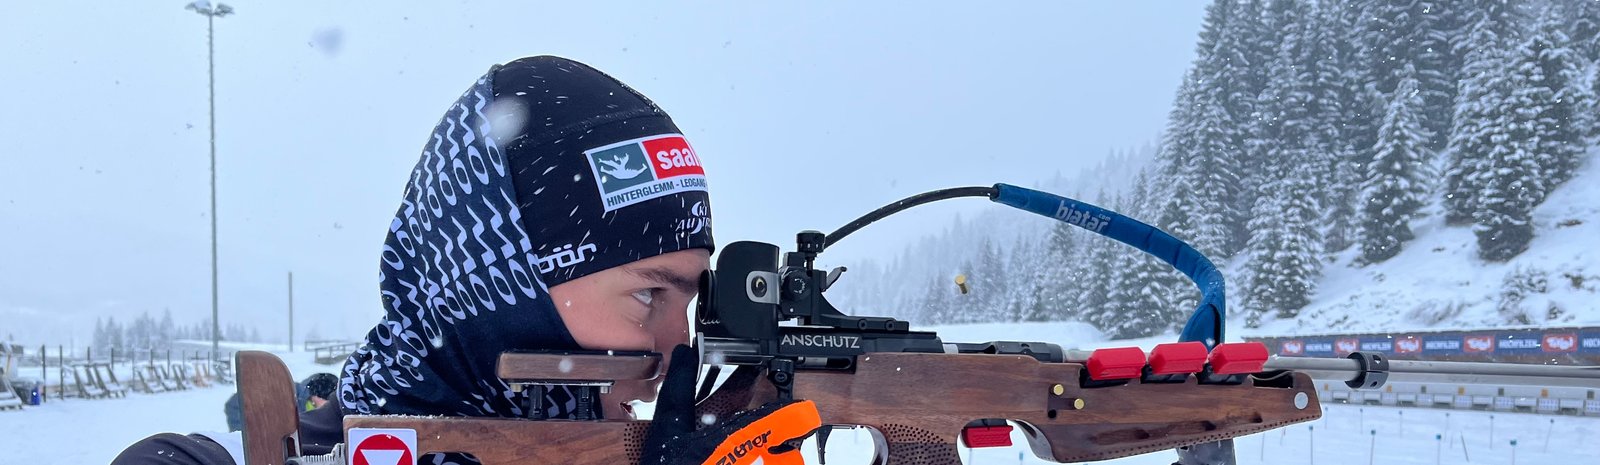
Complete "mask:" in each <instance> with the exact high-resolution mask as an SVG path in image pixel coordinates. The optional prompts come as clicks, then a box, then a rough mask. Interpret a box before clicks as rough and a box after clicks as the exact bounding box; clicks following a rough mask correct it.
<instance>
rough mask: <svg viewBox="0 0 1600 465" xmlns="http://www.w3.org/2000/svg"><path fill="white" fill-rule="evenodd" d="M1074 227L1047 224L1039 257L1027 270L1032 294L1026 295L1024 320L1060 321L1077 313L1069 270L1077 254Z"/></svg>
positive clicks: (1073, 283)
mask: <svg viewBox="0 0 1600 465" xmlns="http://www.w3.org/2000/svg"><path fill="white" fill-rule="evenodd" d="M1074 228H1075V227H1074V226H1071V225H1068V224H1066V223H1056V224H1053V225H1051V226H1050V235H1049V236H1047V237H1046V238H1045V242H1044V245H1043V247H1041V250H1039V251H1038V254H1039V256H1040V257H1041V259H1040V260H1038V261H1037V265H1035V266H1034V268H1033V270H1031V271H1032V273H1031V274H1032V276H1033V282H1032V289H1033V296H1032V298H1031V299H1029V304H1030V305H1029V307H1028V308H1029V311H1028V312H1027V314H1026V315H1024V316H1023V318H1022V319H1023V320H1024V321H1062V320H1069V319H1073V318H1076V317H1077V316H1078V313H1077V310H1078V307H1077V303H1076V302H1075V300H1074V299H1073V298H1074V297H1076V296H1077V295H1078V294H1079V293H1080V291H1079V289H1078V286H1077V284H1078V283H1077V281H1076V280H1075V279H1074V276H1073V274H1072V270H1074V269H1075V268H1076V266H1075V262H1076V261H1078V258H1079V257H1078V255H1079V246H1078V241H1077V240H1076V236H1074V234H1075V233H1081V231H1078V232H1074V231H1072V229H1074Z"/></svg>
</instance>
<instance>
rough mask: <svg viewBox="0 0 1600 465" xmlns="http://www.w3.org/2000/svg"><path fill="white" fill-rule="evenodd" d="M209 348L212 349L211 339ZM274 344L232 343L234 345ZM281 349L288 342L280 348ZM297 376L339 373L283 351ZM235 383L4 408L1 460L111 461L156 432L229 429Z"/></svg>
mask: <svg viewBox="0 0 1600 465" xmlns="http://www.w3.org/2000/svg"><path fill="white" fill-rule="evenodd" d="M205 345H206V347H207V348H208V349H209V348H210V343H209V342H207V343H206V344H205ZM268 348H274V347H271V346H267V347H262V346H257V345H241V344H233V343H230V344H228V345H227V346H225V347H223V349H224V350H225V351H231V350H259V349H268ZM275 348H276V349H277V350H279V351H281V350H282V348H283V346H282V345H277V346H276V347H275ZM279 356H280V357H281V358H283V359H284V362H285V364H286V365H288V367H289V372H290V374H291V375H293V376H294V378H295V379H297V380H299V379H305V377H307V376H310V375H311V374H313V373H317V372H328V373H333V372H336V371H337V370H338V369H339V367H338V366H336V365H318V364H316V363H313V362H312V361H311V354H310V353H306V352H296V353H290V354H285V353H279ZM233 392H234V386H233V385H231V384H217V385H214V386H212V387H209V388H199V389H190V390H187V391H178V392H166V393H158V394H143V393H138V392H130V393H128V396H127V397H126V398H122V399H64V400H51V401H49V402H46V403H45V404H44V405H42V406H38V407H27V408H25V409H23V410H21V411H15V410H11V411H0V450H5V451H6V456H5V458H0V464H13V463H15V464H40V465H44V464H97V463H110V462H111V459H112V458H115V457H116V456H117V454H118V453H120V452H122V449H123V448H124V447H127V446H128V445H129V444H132V443H133V442H134V441H138V440H139V439H143V438H144V437H146V436H150V435H152V434H155V433H162V432H179V433H190V432H198V431H223V432H225V431H227V430H228V424H227V422H226V420H225V419H224V417H223V413H222V404H223V403H224V402H226V401H227V400H228V396H231V395H233Z"/></svg>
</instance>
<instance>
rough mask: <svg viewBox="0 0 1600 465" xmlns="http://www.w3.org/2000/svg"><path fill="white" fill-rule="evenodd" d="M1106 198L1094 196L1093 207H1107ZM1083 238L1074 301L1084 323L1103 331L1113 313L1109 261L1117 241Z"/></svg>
mask: <svg viewBox="0 0 1600 465" xmlns="http://www.w3.org/2000/svg"><path fill="white" fill-rule="evenodd" d="M1105 198H1106V197H1105V193H1104V192H1101V193H1100V195H1098V196H1096V200H1095V202H1094V203H1095V204H1096V205H1106V203H1105V202H1104V201H1103V200H1104V199H1105ZM1084 237H1086V238H1087V239H1084V240H1083V241H1082V242H1081V243H1082V244H1083V248H1084V249H1086V250H1087V251H1086V252H1085V253H1084V254H1083V255H1084V256H1085V257H1086V258H1085V259H1084V260H1083V262H1082V263H1081V265H1082V266H1081V268H1079V270H1078V272H1077V273H1078V274H1079V275H1080V276H1081V277H1080V278H1079V279H1078V283H1079V289H1080V291H1079V294H1078V296H1077V299H1076V300H1077V305H1079V308H1081V309H1082V310H1081V312H1082V315H1083V318H1082V319H1083V321H1084V322H1085V323H1089V324H1091V325H1094V326H1095V327H1096V328H1100V329H1102V330H1104V329H1106V328H1107V327H1108V326H1107V323H1106V322H1107V321H1109V320H1110V319H1111V318H1113V317H1112V316H1111V314H1112V312H1114V311H1115V310H1116V309H1114V308H1112V305H1111V304H1110V302H1111V291H1112V282H1111V281H1112V271H1113V264H1112V261H1113V257H1115V255H1114V254H1113V250H1114V249H1113V247H1117V246H1118V245H1117V242H1116V241H1113V240H1111V239H1108V238H1106V237H1104V236H1100V235H1098V234H1085V235H1084Z"/></svg>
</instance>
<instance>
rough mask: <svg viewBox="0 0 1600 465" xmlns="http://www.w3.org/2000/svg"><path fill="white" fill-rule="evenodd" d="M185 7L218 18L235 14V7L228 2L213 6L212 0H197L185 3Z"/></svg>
mask: <svg viewBox="0 0 1600 465" xmlns="http://www.w3.org/2000/svg"><path fill="white" fill-rule="evenodd" d="M183 9H185V10H189V11H193V12H195V13H199V14H201V15H204V16H213V17H218V18H221V17H223V16H227V15H230V14H233V7H231V6H228V4H226V3H218V4H216V6H212V5H211V0H195V1H194V2H191V3H189V4H188V5H184V6H183Z"/></svg>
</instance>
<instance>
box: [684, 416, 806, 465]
mask: <svg viewBox="0 0 1600 465" xmlns="http://www.w3.org/2000/svg"><path fill="white" fill-rule="evenodd" d="M820 427H822V415H821V414H818V413H817V404H815V403H813V402H811V401H809V400H802V401H799V402H795V403H792V404H789V405H785V406H783V408H780V409H778V410H776V411H774V412H772V414H770V415H767V416H765V417H762V418H761V419H759V420H756V421H755V422H752V423H750V424H749V425H746V426H745V427H744V428H740V429H739V430H738V431H734V432H733V434H730V435H728V439H727V440H724V441H722V445H719V446H717V450H716V452H712V453H711V457H708V458H706V461H705V463H704V464H703V465H750V464H752V463H755V461H756V459H761V460H762V463H763V464H764V465H798V464H802V463H804V462H803V461H802V460H801V457H800V451H799V450H798V449H795V450H789V451H786V452H784V453H781V454H774V453H771V452H769V451H768V450H767V449H769V448H772V447H776V446H778V445H780V444H783V443H784V442H787V441H789V440H791V439H794V438H799V437H804V436H805V435H808V434H811V432H812V431H815V430H816V429H817V428H820Z"/></svg>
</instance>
